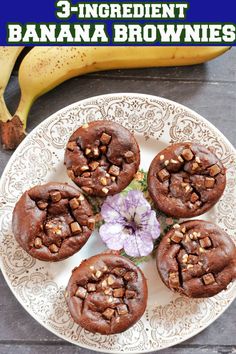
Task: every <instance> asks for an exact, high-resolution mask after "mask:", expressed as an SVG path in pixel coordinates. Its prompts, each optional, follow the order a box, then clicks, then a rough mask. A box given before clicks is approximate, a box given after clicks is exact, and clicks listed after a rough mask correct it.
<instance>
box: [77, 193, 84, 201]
mask: <svg viewBox="0 0 236 354" xmlns="http://www.w3.org/2000/svg"><path fill="white" fill-rule="evenodd" d="M78 200H79V201H80V202H82V201H83V200H84V196H83V194H80V196H79V198H78Z"/></svg>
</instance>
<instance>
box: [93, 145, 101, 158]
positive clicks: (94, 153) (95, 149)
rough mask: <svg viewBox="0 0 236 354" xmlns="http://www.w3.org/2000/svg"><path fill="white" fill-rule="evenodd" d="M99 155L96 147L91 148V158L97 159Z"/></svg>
mask: <svg viewBox="0 0 236 354" xmlns="http://www.w3.org/2000/svg"><path fill="white" fill-rule="evenodd" d="M99 155H100V152H99V149H98V147H95V148H93V156H94V157H98V156H99Z"/></svg>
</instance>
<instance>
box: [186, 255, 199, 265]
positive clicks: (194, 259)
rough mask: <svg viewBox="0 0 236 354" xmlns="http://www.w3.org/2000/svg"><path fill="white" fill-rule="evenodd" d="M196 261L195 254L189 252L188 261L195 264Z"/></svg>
mask: <svg viewBox="0 0 236 354" xmlns="http://www.w3.org/2000/svg"><path fill="white" fill-rule="evenodd" d="M197 261H198V257H197V256H194V255H193V254H190V255H189V256H188V263H190V264H196V263H197Z"/></svg>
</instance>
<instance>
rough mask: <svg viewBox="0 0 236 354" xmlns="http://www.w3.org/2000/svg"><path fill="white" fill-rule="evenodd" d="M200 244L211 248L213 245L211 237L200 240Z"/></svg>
mask: <svg viewBox="0 0 236 354" xmlns="http://www.w3.org/2000/svg"><path fill="white" fill-rule="evenodd" d="M199 243H200V246H201V247H203V248H209V247H211V246H212V244H211V239H210V237H204V238H201V239H200V240H199Z"/></svg>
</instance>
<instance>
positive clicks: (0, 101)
mask: <svg viewBox="0 0 236 354" xmlns="http://www.w3.org/2000/svg"><path fill="white" fill-rule="evenodd" d="M23 48H24V47H0V68H1V74H0V120H1V121H3V122H6V121H7V120H8V119H11V114H10V113H9V111H8V109H7V107H6V104H5V100H4V91H5V88H6V86H7V84H8V81H9V78H10V76H11V72H12V69H13V67H14V65H15V62H16V59H17V57H18V55H19V54H20V52H21V51H22V49H23Z"/></svg>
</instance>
